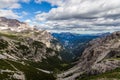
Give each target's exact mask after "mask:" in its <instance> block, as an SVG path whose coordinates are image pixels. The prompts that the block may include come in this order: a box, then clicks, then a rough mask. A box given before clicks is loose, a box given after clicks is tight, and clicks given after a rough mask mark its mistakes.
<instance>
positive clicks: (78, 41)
mask: <svg viewBox="0 0 120 80" xmlns="http://www.w3.org/2000/svg"><path fill="white" fill-rule="evenodd" d="M109 34H110V33H99V34H76V33H69V32H68V33H67V32H66V33H52V35H53V36H54V37H55V38H56V39H58V41H59V42H60V43H61V44H62V45H63V46H64V47H65V50H66V53H65V54H64V55H63V56H64V57H65V58H66V57H67V56H68V55H69V58H71V59H74V58H76V57H78V56H80V55H81V53H82V52H83V51H84V49H85V47H86V44H87V43H88V42H89V41H91V40H93V39H95V38H98V37H104V36H106V35H109ZM65 55H66V56H65ZM69 58H67V59H69Z"/></svg>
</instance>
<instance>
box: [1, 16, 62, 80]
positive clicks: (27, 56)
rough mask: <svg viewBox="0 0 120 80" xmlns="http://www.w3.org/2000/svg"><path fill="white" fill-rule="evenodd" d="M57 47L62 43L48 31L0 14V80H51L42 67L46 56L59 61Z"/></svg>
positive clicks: (46, 69)
mask: <svg viewBox="0 0 120 80" xmlns="http://www.w3.org/2000/svg"><path fill="white" fill-rule="evenodd" d="M61 50H62V46H61V45H60V44H59V42H58V41H57V40H56V39H55V38H53V37H52V36H51V34H50V33H49V32H47V31H45V30H37V29H35V28H33V27H30V26H29V25H28V24H26V23H24V22H20V21H18V20H16V19H7V18H4V17H0V63H1V64H0V79H1V80H4V79H7V80H48V79H50V80H55V77H54V76H53V74H52V73H51V71H48V69H49V68H47V66H46V65H50V64H49V63H48V60H47V59H48V58H50V59H53V60H54V58H53V57H55V58H57V60H59V59H58V58H60V57H59V52H60V51H61ZM43 60H44V62H46V64H45V63H42V62H43ZM49 62H50V61H49ZM43 68H44V69H43ZM52 68H54V67H52Z"/></svg>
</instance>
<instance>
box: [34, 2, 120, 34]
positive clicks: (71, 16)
mask: <svg viewBox="0 0 120 80" xmlns="http://www.w3.org/2000/svg"><path fill="white" fill-rule="evenodd" d="M36 1H38V2H42V1H46V2H49V3H51V4H53V5H57V6H58V7H57V8H52V9H51V10H50V11H49V12H48V13H40V14H37V15H36V19H37V20H38V21H40V22H44V24H42V25H40V26H43V28H45V29H47V28H48V30H49V27H51V26H52V28H50V29H51V30H50V31H52V30H53V31H55V30H56V31H57V30H61V31H62V30H67V31H69V32H71V31H72V32H76V31H77V32H78V33H81V32H83V31H84V32H88V31H89V32H101V31H103V32H107V31H109V32H113V31H117V30H120V19H119V18H120V0H59V1H61V2H60V3H53V2H56V0H51V1H50V0H36ZM71 27H72V28H71ZM76 27H77V28H76Z"/></svg>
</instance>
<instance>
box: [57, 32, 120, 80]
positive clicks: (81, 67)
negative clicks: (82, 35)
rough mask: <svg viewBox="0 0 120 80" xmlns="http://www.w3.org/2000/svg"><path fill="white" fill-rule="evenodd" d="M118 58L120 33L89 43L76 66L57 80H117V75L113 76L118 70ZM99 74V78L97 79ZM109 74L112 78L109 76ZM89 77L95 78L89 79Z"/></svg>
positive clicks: (60, 75)
mask: <svg viewBox="0 0 120 80" xmlns="http://www.w3.org/2000/svg"><path fill="white" fill-rule="evenodd" d="M119 58H120V31H118V32H114V33H112V34H110V35H108V36H105V37H101V38H97V39H94V40H92V41H90V42H89V43H88V45H87V48H86V49H85V50H84V52H83V53H82V55H81V56H80V58H79V60H78V61H77V65H75V66H74V67H73V68H71V69H69V70H68V71H65V72H63V73H62V74H59V75H58V80H76V79H78V80H84V79H85V80H110V79H111V80H114V79H116V80H119V77H118V75H117V76H116V75H115V73H116V74H118V73H119V69H120V59H119ZM115 69H116V70H115ZM112 70H113V71H112ZM117 70H118V71H117ZM106 71H109V72H106ZM105 72H106V73H105ZM101 73H103V74H104V73H105V74H106V75H105V74H104V75H102V74H101ZM99 74H100V75H101V76H98V77H97V75H99ZM110 74H111V75H114V76H109V75H110ZM85 75H86V76H85ZM90 75H93V76H95V75H96V76H95V77H89V76H90ZM87 77H88V78H87Z"/></svg>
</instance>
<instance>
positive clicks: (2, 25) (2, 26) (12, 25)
mask: <svg viewBox="0 0 120 80" xmlns="http://www.w3.org/2000/svg"><path fill="white" fill-rule="evenodd" d="M34 29H35V28H33V27H31V26H30V25H28V24H27V23H25V22H20V21H18V20H16V19H8V18H5V17H0V30H11V31H15V32H21V31H25V30H34Z"/></svg>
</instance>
